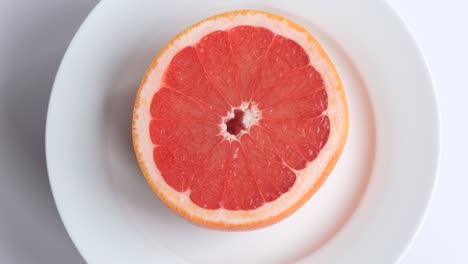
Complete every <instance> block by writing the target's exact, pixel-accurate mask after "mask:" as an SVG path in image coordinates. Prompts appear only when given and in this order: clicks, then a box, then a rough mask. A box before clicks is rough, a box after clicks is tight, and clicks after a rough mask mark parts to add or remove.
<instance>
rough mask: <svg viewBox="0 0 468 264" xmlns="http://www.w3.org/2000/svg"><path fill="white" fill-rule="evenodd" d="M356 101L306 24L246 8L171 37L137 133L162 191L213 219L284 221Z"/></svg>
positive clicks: (315, 182)
mask: <svg viewBox="0 0 468 264" xmlns="http://www.w3.org/2000/svg"><path fill="white" fill-rule="evenodd" d="M347 132H348V110H347V103H346V98H345V93H344V90H343V87H342V84H341V81H340V78H339V76H338V74H337V71H336V70H335V68H334V66H333V64H332V62H331V61H330V59H329V57H328V56H327V54H326V53H325V51H324V50H323V49H322V47H321V46H320V45H319V43H318V42H317V41H316V40H315V38H314V37H313V36H312V35H311V34H310V33H308V32H307V31H306V30H305V29H304V28H302V27H301V26H299V25H297V24H295V23H294V22H292V21H290V20H288V19H286V18H284V17H280V16H278V15H274V14H270V13H266V12H262V11H254V10H241V11H233V12H228V13H223V14H219V15H215V16H212V17H209V18H207V19H205V20H202V21H201V22H199V23H197V24H195V25H193V26H191V27H189V28H188V29H186V30H185V31H183V32H181V33H180V34H178V35H177V36H176V37H175V38H174V39H172V40H171V41H170V42H169V43H168V44H167V45H166V46H165V47H164V48H163V49H162V51H161V52H160V53H159V55H158V56H157V57H156V58H155V59H154V60H153V62H152V64H151V66H150V67H149V69H148V70H147V72H146V75H145V77H144V79H143V81H142V83H141V86H140V88H139V90H138V93H137V96H136V100H135V106H134V113H133V124H132V137H133V143H134V149H135V153H136V157H137V159H138V162H139V165H140V168H141V170H142V172H143V174H144V176H145V179H146V180H147V182H148V184H149V185H150V186H151V188H152V190H153V191H154V192H155V193H156V194H157V196H158V197H159V198H160V199H161V200H162V201H163V202H164V203H165V204H166V205H168V206H169V207H170V208H172V209H173V210H174V211H176V212H177V213H179V214H180V215H182V216H183V217H185V218H187V219H189V220H191V221H193V222H195V223H198V224H201V225H204V226H208V227H212V228H220V229H252V228H257V227H262V226H266V225H269V224H272V223H275V222H278V221H280V220H281V219H283V218H285V217H286V216H288V215H290V214H291V213H292V212H294V211H295V210H296V209H298V208H299V207H300V206H301V205H302V204H304V202H305V201H306V200H308V199H309V198H310V197H311V196H312V195H313V194H314V193H315V192H316V191H317V190H318V188H319V187H320V186H321V185H322V183H323V182H324V181H325V179H326V178H327V176H328V174H329V173H330V171H331V170H332V168H333V167H334V165H335V163H336V161H337V159H338V157H339V156H340V154H341V151H342V149H343V147H344V144H345V141H346V137H347Z"/></svg>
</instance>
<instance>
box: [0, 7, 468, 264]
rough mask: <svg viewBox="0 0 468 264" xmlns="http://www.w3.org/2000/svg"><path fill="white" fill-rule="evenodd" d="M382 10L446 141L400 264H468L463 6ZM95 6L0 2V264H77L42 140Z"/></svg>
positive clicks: (467, 33)
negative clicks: (394, 22)
mask: <svg viewBox="0 0 468 264" xmlns="http://www.w3.org/2000/svg"><path fill="white" fill-rule="evenodd" d="M358 2H359V1H356V4H358ZM388 2H389V3H390V4H391V5H392V6H393V7H394V8H395V9H396V10H397V12H398V13H399V14H400V16H401V17H402V19H403V20H404V21H405V23H406V24H407V26H408V27H409V29H410V31H411V32H412V33H413V35H414V36H415V38H416V40H417V42H418V44H419V46H420V48H421V49H422V51H423V54H424V55H425V57H426V60H427V62H428V64H429V67H430V69H431V71H432V75H433V79H434V83H435V86H436V89H437V94H438V97H439V105H440V111H441V121H442V137H443V138H442V159H441V168H440V177H439V182H438V186H437V189H436V191H435V193H434V197H433V202H432V206H431V208H430V210H429V212H428V214H427V218H426V221H425V223H424V225H423V226H422V228H421V230H420V232H419V233H418V235H417V237H416V239H415V241H414V243H413V245H412V247H411V248H410V249H409V250H408V251H407V254H406V256H405V258H404V259H403V260H402V263H403V264H413V263H418V264H419V263H428V264H438V263H451V264H457V263H468V254H467V252H466V250H467V249H468V248H467V247H468V228H467V225H468V224H467V223H468V206H467V205H466V204H465V202H468V188H467V187H468V170H467V169H466V164H464V163H467V162H468V154H467V150H468V139H467V138H468V117H467V116H468V81H467V80H466V77H467V76H468V1H465V0H459V1H457V0H449V1H439V0H430V1H427V0H426V1H425V0H388ZM96 3H97V1H96V0H80V1H72V0H30V1H14V0H0V263H18V264H30V263H40V264H42V263H44V264H54V263H70V264H73V263H84V260H83V259H82V258H81V256H80V254H79V253H78V251H77V250H76V249H75V247H74V246H73V243H72V242H71V240H70V238H69V237H68V235H67V233H66V230H65V229H64V227H63V225H62V223H61V221H60V218H59V216H58V214H57V210H56V208H55V205H54V203H53V199H52V196H51V193H50V188H49V183H48V179H47V171H46V165H45V157H44V140H43V139H44V128H45V116H46V111H47V103H48V97H49V93H50V89H51V86H52V83H53V79H54V76H55V72H56V70H57V68H58V65H59V63H60V60H61V57H62V55H63V53H64V52H65V49H66V47H67V45H68V43H69V42H70V40H71V38H72V37H73V34H74V33H75V32H76V30H77V29H78V27H79V25H80V23H81V22H82V21H83V19H84V18H85V17H86V15H87V14H88V13H89V11H90V10H91V9H92V8H93V6H94V5H95V4H96ZM363 8H365V6H363ZM402 63H404V60H402ZM463 165H465V166H463Z"/></svg>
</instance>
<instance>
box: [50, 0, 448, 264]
mask: <svg viewBox="0 0 468 264" xmlns="http://www.w3.org/2000/svg"><path fill="white" fill-rule="evenodd" d="M246 8H255V9H262V10H266V11H270V12H274V13H278V14H282V15H284V16H287V17H289V18H291V19H293V20H295V21H296V22H298V23H299V24H302V25H304V26H305V27H306V28H308V29H309V30H310V31H311V32H312V33H313V34H314V35H315V36H316V37H317V38H318V40H319V41H320V42H321V43H322V44H323V46H324V48H325V50H327V52H328V53H329V54H330V55H331V58H332V60H333V61H334V63H335V65H336V66H337V68H338V71H339V73H340V75H341V76H342V78H343V82H344V86H345V89H346V92H347V95H348V100H349V110H350V131H349V138H348V143H347V145H346V147H345V150H344V153H343V155H342V157H341V159H340V160H339V162H338V165H337V167H336V168H335V169H334V171H333V173H332V174H331V175H330V177H329V179H328V180H327V181H326V183H325V185H324V186H323V187H322V188H321V189H320V190H319V192H318V193H317V194H316V195H315V196H314V197H312V199H311V200H310V201H309V202H307V204H306V205H305V206H304V207H303V208H301V209H300V210H299V211H298V212H297V213H295V214H294V215H293V216H291V217H289V218H288V219H286V220H284V221H282V222H281V223H279V224H276V225H273V226H271V227H268V228H264V229H261V230H257V231H249V232H223V231H213V230H207V229H205V228H202V227H197V226H194V225H192V224H190V223H188V222H186V221H185V220H183V219H182V218H181V217H179V216H177V215H176V214H174V213H173V212H171V211H170V210H169V209H167V208H166V207H165V206H164V205H163V204H162V203H161V202H160V201H159V200H158V199H157V198H155V197H154V195H153V194H152V192H151V190H150V188H149V187H148V186H147V185H146V183H145V181H144V179H143V177H142V175H141V173H140V171H139V169H138V166H137V163H136V160H135V158H134V155H133V150H132V144H131V134H130V124H131V111H132V104H133V100H134V96H135V93H136V90H137V87H138V84H139V82H140V79H141V78H142V76H143V73H144V71H145V69H146V68H147V67H148V65H149V63H150V61H151V60H152V58H153V57H154V56H155V55H156V54H157V52H158V50H159V49H160V48H162V47H163V46H164V44H165V43H166V42H167V41H168V40H170V39H171V38H172V37H173V36H174V35H175V34H176V33H178V32H179V31H181V30H182V29H184V28H185V27H187V26H188V25H190V24H192V23H194V22H197V21H198V20H200V19H202V18H204V17H206V16H209V15H212V14H215V13H219V12H223V11H227V10H232V9H246ZM46 146H47V163H48V169H49V175H50V182H51V185H52V189H53V194H54V197H55V201H56V203H57V207H58V209H59V212H60V215H61V217H62V219H63V222H64V223H65V226H66V228H67V230H68V232H69V233H70V236H71V237H72V239H73V241H74V242H75V244H76V246H77V247H78V249H79V250H80V252H81V253H82V255H83V257H84V258H85V259H86V260H87V261H88V262H90V263H178V262H181V263H184V262H188V263H289V262H295V261H299V262H300V261H302V262H304V263H327V264H330V263H394V262H395V261H397V260H398V259H399V258H400V257H401V256H402V254H403V252H404V251H405V249H406V248H407V247H408V246H409V243H410V241H411V240H412V237H413V236H414V234H415V232H416V231H417V229H418V227H419V226H420V224H421V222H422V219H423V216H424V214H425V212H426V209H427V207H428V204H429V201H430V197H431V193H432V190H433V188H434V184H435V179H436V174H437V168H438V157H439V121H438V112H437V105H436V101H435V96H434V90H433V87H432V83H431V79H430V75H429V73H428V70H427V68H426V66H425V63H424V60H423V58H422V56H421V54H420V52H419V50H418V48H417V47H416V45H415V42H414V41H413V39H412V38H411V36H410V34H409V33H408V31H407V29H406V28H405V27H404V25H403V24H402V23H401V21H400V20H399V18H398V17H397V16H396V15H395V13H394V12H393V11H392V10H391V9H390V8H389V7H388V5H387V4H385V3H384V2H383V1H375V0H366V1H360V3H359V4H358V3H357V2H355V1H306V0H302V1H260V0H259V1H248V0H236V1H209V0H206V1H169V2H168V1H165V2H164V3H162V1H102V2H101V3H100V4H98V6H97V7H96V8H95V9H94V11H93V12H92V13H91V14H90V16H89V17H88V18H87V19H86V21H85V22H84V23H83V25H82V27H81V28H80V30H79V31H78V33H77V34H76V36H75V38H74V39H73V42H72V43H71V44H70V47H69V48H68V51H67V53H66V55H65V57H64V59H63V62H62V65H61V66H60V70H59V72H58V74H57V79H56V81H55V84H54V88H53V92H52V95H51V99H50V105H49V113H48V120H47V135H46Z"/></svg>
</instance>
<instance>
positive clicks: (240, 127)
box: [221, 102, 261, 140]
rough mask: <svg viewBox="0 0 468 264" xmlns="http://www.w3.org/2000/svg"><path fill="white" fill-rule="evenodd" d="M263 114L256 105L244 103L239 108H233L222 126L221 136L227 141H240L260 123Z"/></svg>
mask: <svg viewBox="0 0 468 264" xmlns="http://www.w3.org/2000/svg"><path fill="white" fill-rule="evenodd" d="M260 118H261V112H260V110H259V109H258V108H257V107H256V105H255V104H254V103H246V102H244V103H242V104H241V106H240V107H239V108H232V110H231V111H230V112H229V114H228V115H227V116H225V117H224V118H223V123H224V125H223V124H221V134H222V135H223V136H224V138H225V139H226V140H239V139H240V137H241V136H242V135H243V134H244V133H248V131H249V129H250V127H251V126H252V125H256V124H258V123H259V120H260Z"/></svg>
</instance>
